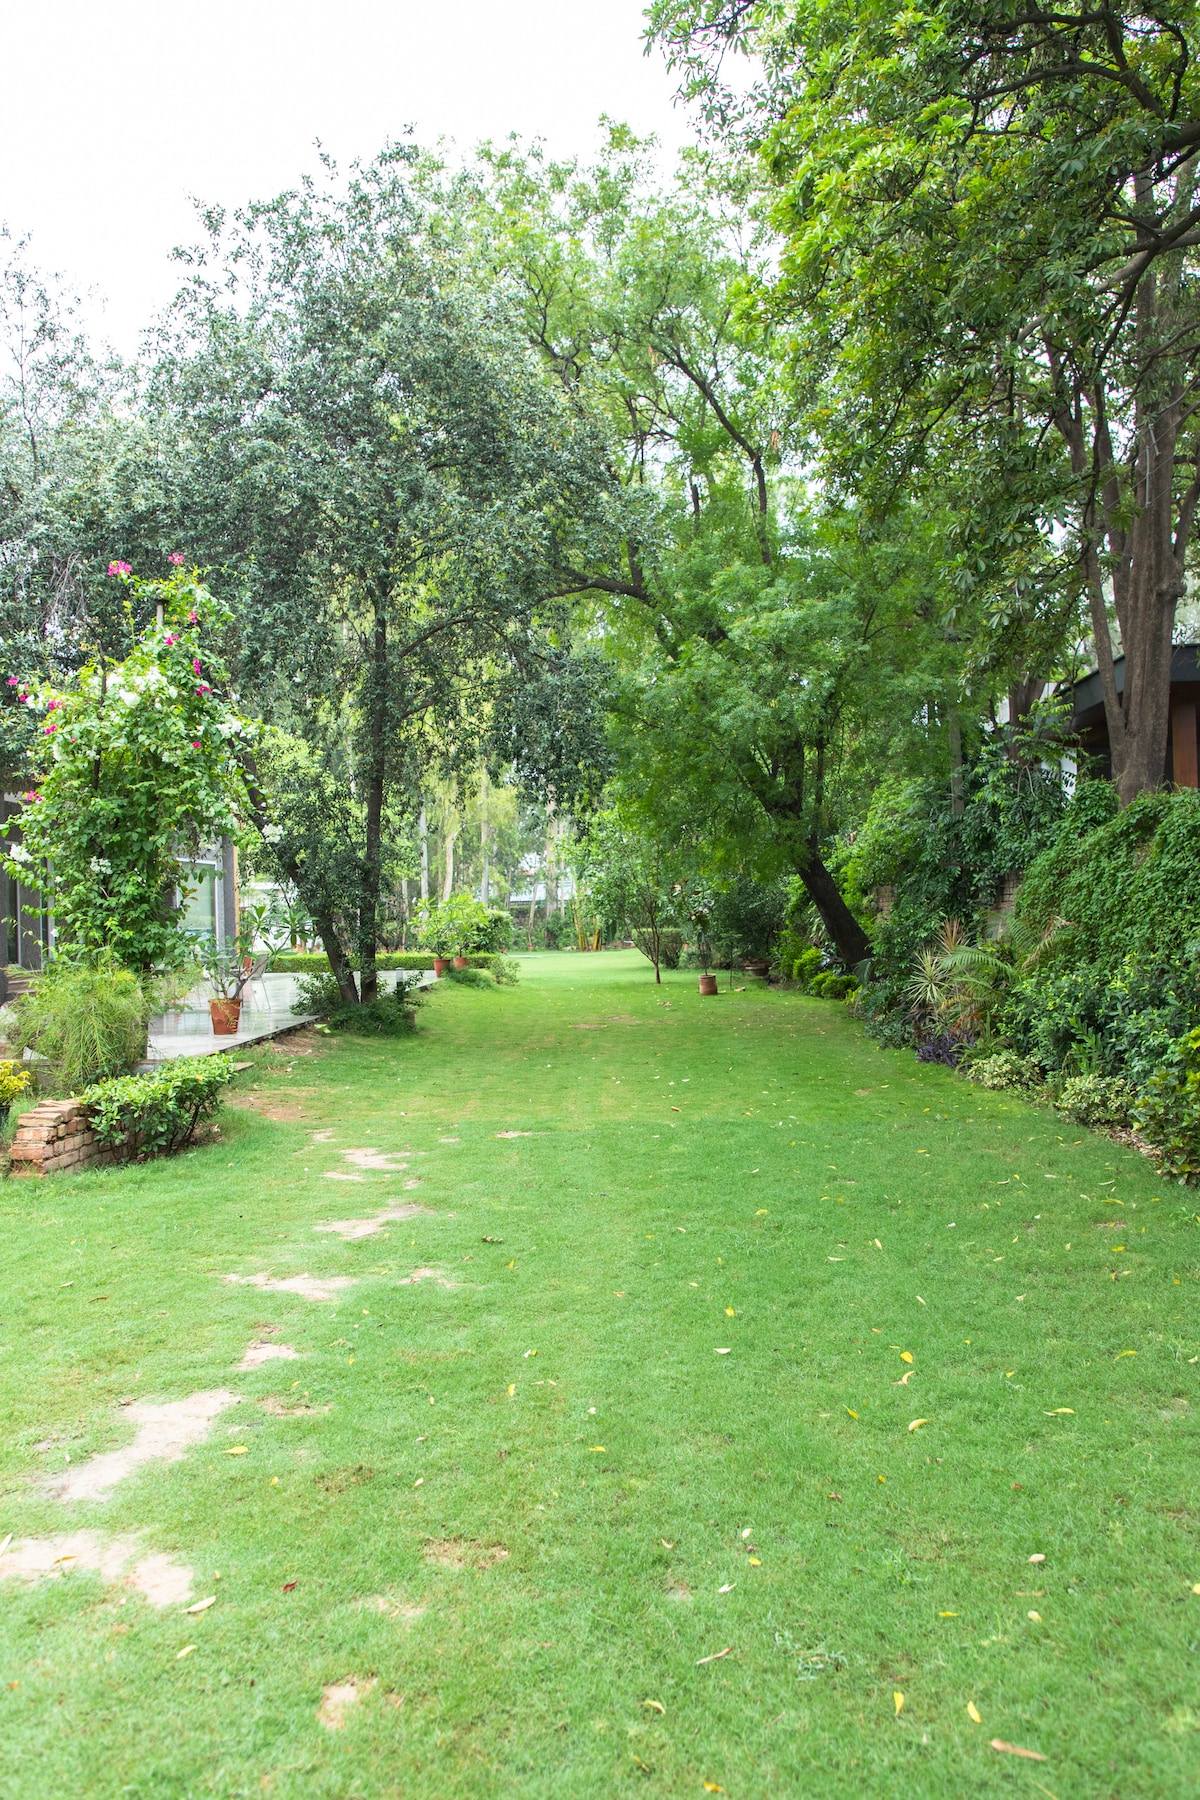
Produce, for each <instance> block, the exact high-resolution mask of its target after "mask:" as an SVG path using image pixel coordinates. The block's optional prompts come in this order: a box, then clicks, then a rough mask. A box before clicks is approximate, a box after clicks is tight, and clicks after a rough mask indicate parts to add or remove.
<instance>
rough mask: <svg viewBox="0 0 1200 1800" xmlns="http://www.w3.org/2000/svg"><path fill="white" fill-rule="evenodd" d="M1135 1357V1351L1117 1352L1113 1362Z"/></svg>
mask: <svg viewBox="0 0 1200 1800" xmlns="http://www.w3.org/2000/svg"><path fill="white" fill-rule="evenodd" d="M1120 1247H1121V1248H1123V1246H1120ZM1136 1355H1137V1351H1136V1350H1118V1351H1117V1354H1116V1356H1115V1357H1114V1359H1113V1360H1114V1361H1115V1362H1120V1360H1121V1358H1122V1357H1123V1356H1136Z"/></svg>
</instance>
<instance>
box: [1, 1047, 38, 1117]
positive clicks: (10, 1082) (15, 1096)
mask: <svg viewBox="0 0 1200 1800" xmlns="http://www.w3.org/2000/svg"><path fill="white" fill-rule="evenodd" d="M31 1079H32V1077H31V1075H30V1072H29V1070H28V1069H23V1068H22V1067H21V1065H20V1063H19V1062H13V1061H12V1060H11V1059H10V1058H6V1059H4V1060H3V1061H0V1117H4V1116H5V1115H7V1113H8V1109H9V1107H10V1106H11V1105H12V1103H13V1101H14V1100H19V1099H20V1097H21V1095H22V1094H26V1093H28V1091H29V1084H30V1081H31Z"/></svg>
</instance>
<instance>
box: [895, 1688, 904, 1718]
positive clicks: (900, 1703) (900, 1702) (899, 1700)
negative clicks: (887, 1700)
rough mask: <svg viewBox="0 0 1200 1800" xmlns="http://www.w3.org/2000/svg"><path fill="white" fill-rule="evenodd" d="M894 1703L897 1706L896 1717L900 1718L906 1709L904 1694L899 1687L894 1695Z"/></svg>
mask: <svg viewBox="0 0 1200 1800" xmlns="http://www.w3.org/2000/svg"><path fill="white" fill-rule="evenodd" d="M892 1704H893V1705H894V1706H895V1708H896V1717H897V1718H899V1717H900V1714H901V1713H902V1712H903V1710H904V1695H903V1694H902V1693H901V1692H900V1689H899V1688H897V1689H896V1690H895V1692H894V1693H893V1695H892Z"/></svg>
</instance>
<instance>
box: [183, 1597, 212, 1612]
mask: <svg viewBox="0 0 1200 1800" xmlns="http://www.w3.org/2000/svg"><path fill="white" fill-rule="evenodd" d="M216 1604H217V1596H216V1595H215V1594H210V1595H209V1596H208V1599H207V1600H197V1602H196V1604H195V1606H189V1607H188V1608H187V1609H186V1610H187V1611H188V1612H190V1613H202V1612H207V1611H208V1609H209V1607H210V1606H215V1605H216Z"/></svg>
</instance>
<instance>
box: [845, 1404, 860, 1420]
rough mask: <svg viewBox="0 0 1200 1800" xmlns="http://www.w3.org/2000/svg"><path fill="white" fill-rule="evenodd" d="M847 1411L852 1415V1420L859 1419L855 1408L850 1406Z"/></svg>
mask: <svg viewBox="0 0 1200 1800" xmlns="http://www.w3.org/2000/svg"><path fill="white" fill-rule="evenodd" d="M846 1411H847V1412H848V1413H849V1414H850V1417H851V1418H852V1419H857V1417H858V1414H857V1413H856V1412H855V1410H854V1408H853V1407H852V1406H848V1407H847V1408H846Z"/></svg>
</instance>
